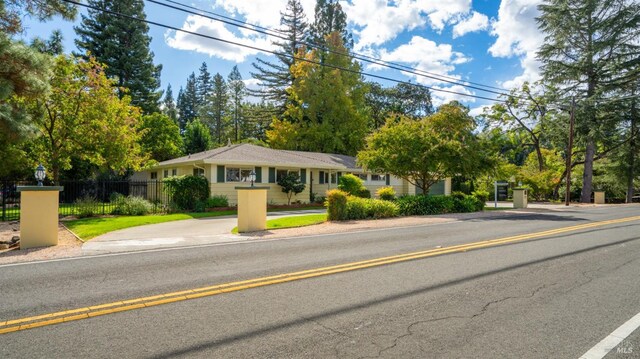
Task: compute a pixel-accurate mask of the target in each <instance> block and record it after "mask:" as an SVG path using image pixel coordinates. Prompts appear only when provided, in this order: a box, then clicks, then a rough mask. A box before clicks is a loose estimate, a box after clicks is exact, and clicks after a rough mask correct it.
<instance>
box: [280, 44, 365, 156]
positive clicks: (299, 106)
mask: <svg viewBox="0 0 640 359" xmlns="http://www.w3.org/2000/svg"><path fill="white" fill-rule="evenodd" d="M327 40H328V46H329V48H331V49H333V50H336V52H337V53H340V52H342V53H344V52H345V51H346V50H345V48H344V46H343V45H342V40H341V38H340V36H339V35H338V33H336V32H334V33H333V34H332V35H330V36H328V37H327ZM337 53H328V54H327V55H326V59H325V62H326V63H327V64H331V65H333V66H336V67H340V68H346V69H350V70H352V71H354V72H357V71H358V70H359V69H360V65H359V64H358V63H357V62H356V61H352V60H351V59H350V58H348V57H345V56H341V55H339V54H337ZM300 54H301V56H302V54H304V50H301V51H300ZM304 56H305V57H306V58H308V59H310V60H312V61H318V59H319V57H320V52H319V51H318V50H313V51H311V52H309V53H306V54H305V55H304ZM291 71H292V72H293V73H294V76H295V77H296V81H295V82H294V84H293V86H292V87H291V88H290V89H289V93H290V96H291V99H292V102H291V104H289V105H288V106H287V111H286V112H285V115H284V120H278V119H274V120H273V122H272V124H271V126H272V127H271V129H270V130H269V131H267V138H268V139H269V143H270V145H271V146H272V147H274V148H281V149H298V150H305V151H316V152H325V153H341V154H352V155H353V154H355V153H356V152H357V151H358V150H360V149H361V148H362V146H363V144H364V137H365V135H366V133H367V122H368V118H367V115H368V114H367V110H366V106H365V105H364V94H365V92H366V90H367V88H366V85H365V84H364V82H363V81H362V78H361V77H360V76H359V75H358V74H357V73H354V72H347V71H341V70H339V69H335V68H329V67H325V66H321V65H318V64H316V63H310V62H298V63H296V64H295V65H294V66H293V67H292V68H291Z"/></svg>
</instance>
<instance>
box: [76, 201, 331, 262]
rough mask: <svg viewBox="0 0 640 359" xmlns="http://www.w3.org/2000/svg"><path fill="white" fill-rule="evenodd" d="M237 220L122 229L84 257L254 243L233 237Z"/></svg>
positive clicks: (94, 243) (85, 250)
mask: <svg viewBox="0 0 640 359" xmlns="http://www.w3.org/2000/svg"><path fill="white" fill-rule="evenodd" d="M325 212H326V210H325V209H318V210H305V211H286V212H272V213H267V217H268V219H273V218H278V217H290V216H302V215H307V214H315V213H325ZM237 225H238V220H237V217H236V216H224V217H212V218H199V219H187V220H182V221H173V222H165V223H159V224H149V225H145V226H139V227H132V228H126V229H121V230H118V231H114V232H110V233H107V234H103V235H101V236H98V237H96V238H94V239H92V240H90V241H89V242H87V243H84V244H83V245H82V254H83V255H93V254H105V253H117V252H130V251H140V250H147V249H158V248H171V247H182V246H196V245H202V244H214V243H228V242H240V241H247V240H251V237H243V236H238V235H235V234H231V230H232V229H233V228H234V227H236V226H237Z"/></svg>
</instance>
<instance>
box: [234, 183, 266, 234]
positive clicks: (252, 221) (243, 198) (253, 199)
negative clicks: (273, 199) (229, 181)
mask: <svg viewBox="0 0 640 359" xmlns="http://www.w3.org/2000/svg"><path fill="white" fill-rule="evenodd" d="M236 190H238V233H243V232H255V231H262V230H265V229H267V190H269V187H268V186H261V187H236Z"/></svg>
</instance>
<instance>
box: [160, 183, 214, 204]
mask: <svg viewBox="0 0 640 359" xmlns="http://www.w3.org/2000/svg"><path fill="white" fill-rule="evenodd" d="M163 182H164V183H165V184H166V186H165V188H166V190H167V192H168V193H169V195H170V196H171V201H172V204H173V205H174V206H175V207H176V208H178V209H181V210H193V209H195V206H196V203H197V202H198V201H203V200H206V199H207V198H209V194H210V192H211V189H210V188H209V181H207V179H206V178H205V177H202V176H177V177H169V178H165V179H164V180H163Z"/></svg>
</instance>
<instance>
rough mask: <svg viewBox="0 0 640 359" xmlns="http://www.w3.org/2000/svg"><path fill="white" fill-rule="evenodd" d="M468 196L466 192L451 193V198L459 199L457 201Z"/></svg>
mask: <svg viewBox="0 0 640 359" xmlns="http://www.w3.org/2000/svg"><path fill="white" fill-rule="evenodd" d="M465 196H466V194H465V193H464V192H460V191H453V192H451V197H453V198H455V199H457V200H462V199H464V197H465Z"/></svg>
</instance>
